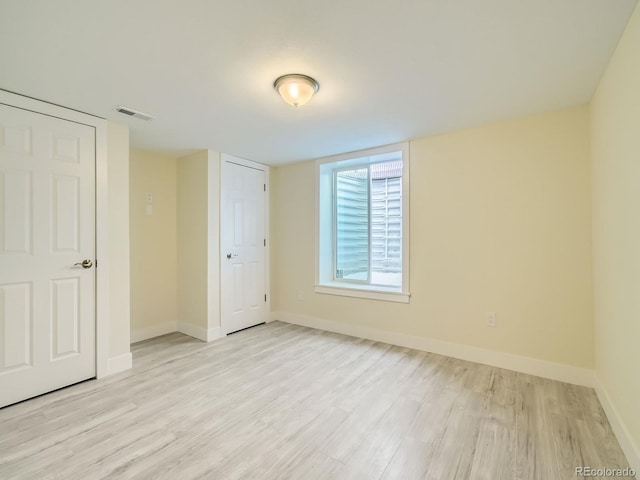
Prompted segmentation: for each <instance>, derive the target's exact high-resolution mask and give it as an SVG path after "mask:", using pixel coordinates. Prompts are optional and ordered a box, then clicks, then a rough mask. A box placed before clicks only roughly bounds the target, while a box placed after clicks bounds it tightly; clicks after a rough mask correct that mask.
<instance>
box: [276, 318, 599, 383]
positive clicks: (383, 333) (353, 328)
mask: <svg viewBox="0 0 640 480" xmlns="http://www.w3.org/2000/svg"><path fill="white" fill-rule="evenodd" d="M270 318H271V320H280V321H283V322H286V323H293V324H296V325H302V326H305V327H311V328H317V329H319V330H327V331H329V332H335V333H341V334H343V335H349V336H352V337H359V338H366V339H368V340H374V341H377V342H384V343H390V344H392V345H398V346H400V347H408V348H414V349H416V350H423V351H425V352H431V353H437V354H439V355H446V356H448V357H454V358H459V359H461V360H467V361H470V362H475V363H482V364H484V365H491V366H492V367H498V368H504V369H507V370H514V371H516V372H522V373H527V374H529V375H535V376H538V377H544V378H549V379H551V380H558V381H560V382H566V383H572V384H574V385H582V386H585V387H593V386H594V372H593V371H592V370H588V369H586V368H580V367H574V366H572V365H565V364H562V363H554V362H549V361H547V360H539V359H536V358H530V357H522V356H519V355H513V354H510V353H504V352H496V351H494V350H487V349H484V348H479V347H474V346H471V345H461V344H457V343H451V342H445V341H443V340H435V339H431V338H426V337H417V336H413V335H407V334H404V333H396V332H390V331H387V330H379V329H376V328H369V327H363V326H359V325H353V324H348V323H342V322H335V321H332V320H325V319H322V318H317V317H311V316H308V315H299V314H294V313H288V312H272V314H271V316H270Z"/></svg>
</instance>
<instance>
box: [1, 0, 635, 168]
mask: <svg viewBox="0 0 640 480" xmlns="http://www.w3.org/2000/svg"><path fill="white" fill-rule="evenodd" d="M635 4H636V0H519V1H515V0H324V1H323V0H320V1H318V0H313V1H311V0H269V1H267V0H235V1H233V0H229V1H223V0H180V1H178V0H55V1H52V0H0V88H4V89H6V90H11V91H14V92H18V93H22V94H25V95H29V96H33V97H36V98H40V99H43V100H47V101H50V102H53V103H57V104H61V105H65V106H68V107H71V108H75V109H78V110H82V111H85V112H89V113H92V114H95V115H98V116H102V117H106V118H109V119H112V120H116V121H119V122H122V123H126V124H128V125H129V126H130V127H131V142H132V145H133V146H136V147H141V148H147V149H152V150H157V151H161V152H165V153H170V154H175V155H177V154H181V153H186V152H187V151H191V150H193V149H201V148H210V149H213V150H218V151H222V152H226V153H230V154H234V155H238V156H240V157H244V158H249V159H253V160H256V161H260V162H264V163H269V164H281V163H287V162H292V161H296V160H303V159H308V158H314V157H321V156H326V155H330V154H335V153H341V152H347V151H352V150H357V149H361V148H366V147H371V146H377V145H384V144H388V143H393V142H396V141H402V140H407V139H411V138H416V137H420V136H425V135H430V134H435V133H441V132H446V131H451V130H458V129H461V128H466V127H470V126H475V125H479V124H484V123H489V122H493V121H496V120H500V119H505V118H511V117H517V116H522V115H527V114H532V113H538V112H544V111H549V110H555V109H560V108H563V107H567V106H573V105H579V104H584V103H586V102H588V101H589V99H590V98H591V96H592V95H593V92H594V91H595V88H596V86H597V84H598V81H599V79H600V77H601V75H602V72H603V71H604V69H605V67H606V65H607V63H608V61H609V59H610V57H611V54H612V52H613V50H614V49H615V46H616V43H617V41H618V39H619V38H620V35H621V34H622V31H623V30H624V27H625V25H626V22H627V20H628V18H629V16H630V15H631V12H632V10H633V8H634V7H635ZM285 73H304V74H306V75H310V76H312V77H314V78H316V79H317V80H318V82H319V83H320V91H319V92H318V94H317V95H316V96H315V97H314V98H313V100H312V101H311V103H310V104H308V105H307V106H305V107H302V108H299V109H294V108H292V107H290V106H289V105H287V104H285V103H284V102H283V101H282V100H281V99H280V98H279V97H278V96H277V94H276V93H275V91H274V90H273V87H272V85H273V81H274V79H275V78H276V77H278V76H280V75H282V74H285ZM117 105H125V106H128V107H131V108H134V109H137V110H141V111H143V112H146V113H149V114H151V115H153V116H155V117H156V119H155V120H153V121H151V122H143V121H141V120H137V119H131V118H127V117H125V116H123V115H122V114H120V113H117V112H115V110H114V108H115V107H116V106H117Z"/></svg>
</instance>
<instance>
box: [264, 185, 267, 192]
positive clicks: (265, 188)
mask: <svg viewBox="0 0 640 480" xmlns="http://www.w3.org/2000/svg"><path fill="white" fill-rule="evenodd" d="M264 191H265V192H266V191H267V184H266V183H265V184H264Z"/></svg>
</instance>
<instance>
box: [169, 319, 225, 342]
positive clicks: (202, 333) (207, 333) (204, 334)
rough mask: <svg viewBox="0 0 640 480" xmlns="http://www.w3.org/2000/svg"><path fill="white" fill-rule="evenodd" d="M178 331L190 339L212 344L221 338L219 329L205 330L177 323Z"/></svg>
mask: <svg viewBox="0 0 640 480" xmlns="http://www.w3.org/2000/svg"><path fill="white" fill-rule="evenodd" d="M178 331H179V332H180V333H184V334H185V335H189V336H190V337H193V338H197V339H198V340H202V341H203V342H212V341H213V340H216V339H218V338H221V337H222V333H221V331H220V327H215V328H209V329H208V330H207V329H206V328H202V327H199V326H197V325H194V324H192V323H186V322H178Z"/></svg>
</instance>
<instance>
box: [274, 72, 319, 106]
mask: <svg viewBox="0 0 640 480" xmlns="http://www.w3.org/2000/svg"><path fill="white" fill-rule="evenodd" d="M273 88H275V89H276V91H277V92H278V93H279V94H280V96H281V97H282V99H283V100H284V101H285V102H287V103H288V104H289V105H293V106H294V107H300V106H302V105H305V104H307V103H309V100H311V97H313V95H314V94H315V93H316V92H317V91H318V89H319V88H320V85H318V82H316V81H315V80H314V79H313V78H311V77H308V76H307V75H301V74H299V73H290V74H288V75H283V76H281V77H278V78H276V81H275V82H273Z"/></svg>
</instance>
